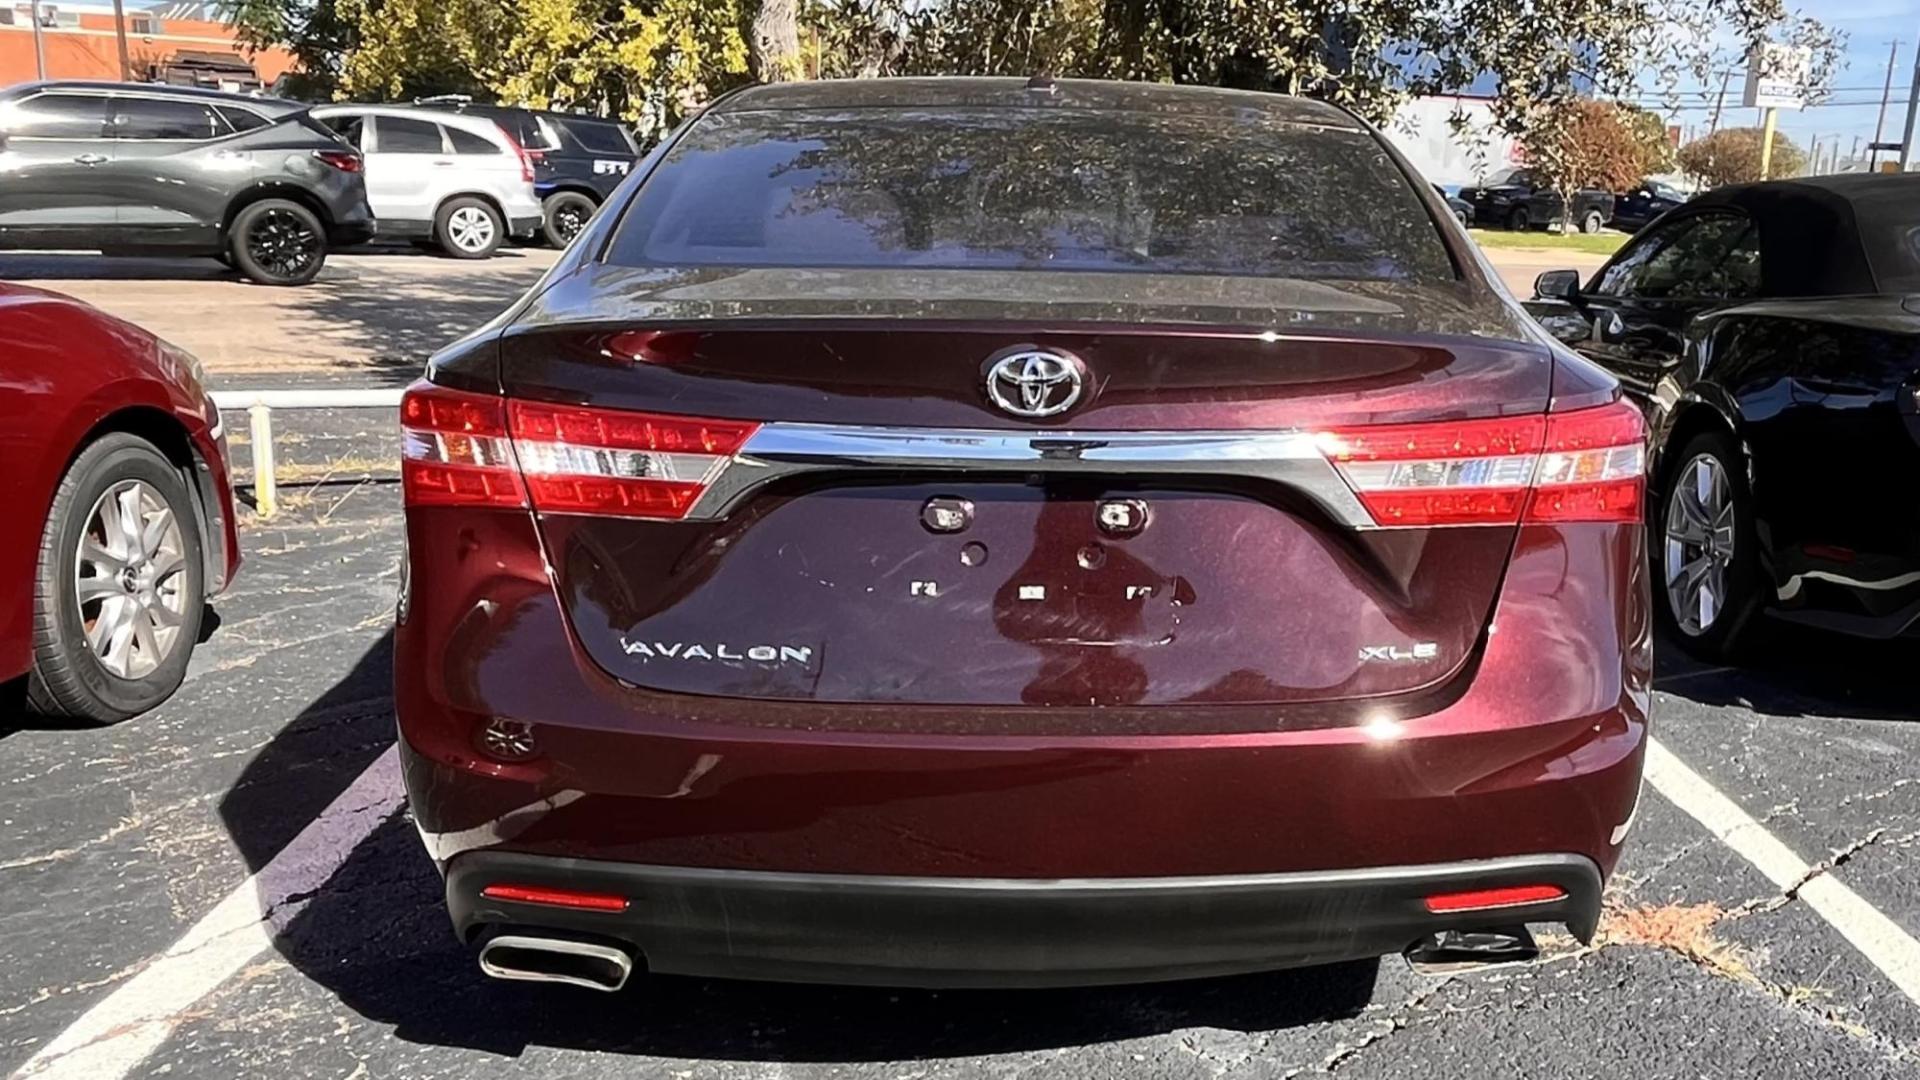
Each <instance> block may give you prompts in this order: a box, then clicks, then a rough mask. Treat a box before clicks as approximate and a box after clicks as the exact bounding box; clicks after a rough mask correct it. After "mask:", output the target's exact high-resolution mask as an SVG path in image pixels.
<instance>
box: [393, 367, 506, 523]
mask: <svg viewBox="0 0 1920 1080" xmlns="http://www.w3.org/2000/svg"><path fill="white" fill-rule="evenodd" d="M400 436H401V456H402V461H401V464H400V479H401V487H402V489H403V490H404V492H405V497H406V502H407V504H408V505H409V506H525V505H526V504H527V497H526V490H525V488H523V487H522V486H521V483H520V474H519V472H518V471H516V470H515V469H514V467H513V448H512V445H511V444H510V443H509V442H508V439H507V417H506V408H505V403H504V402H503V401H502V400H501V399H500V398H497V397H494V396H492V395H490V394H470V393H467V392H465V391H462V390H449V389H447V388H446V387H442V386H434V385H431V384H429V383H416V384H414V385H413V386H412V387H411V388H409V389H408V390H407V392H406V395H405V396H404V397H402V398H401V400H400Z"/></svg>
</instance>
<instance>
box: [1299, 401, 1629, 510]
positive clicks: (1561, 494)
mask: <svg viewBox="0 0 1920 1080" xmlns="http://www.w3.org/2000/svg"><path fill="white" fill-rule="evenodd" d="M1318 441H1319V443H1320V446H1321V449H1322V451H1323V452H1324V453H1325V454H1326V455H1327V458H1328V460H1330V461H1331V462H1332V463H1333V465H1334V467H1335V468H1336V469H1338V470H1339V472H1340V476H1341V478H1342V479H1344V480H1345V481H1346V482H1347V485H1348V486H1349V487H1350V488H1352V489H1353V492H1354V494H1355V495H1356V496H1357V497H1358V498H1359V499H1360V502H1361V504H1362V505H1363V506H1365V507H1366V509H1367V513H1368V514H1369V515H1370V516H1372V518H1373V521H1374V524H1376V525H1378V526H1380V527H1382V528H1429V527H1433V526H1437V525H1511V524H1515V523H1518V522H1521V521H1538V522H1575V521H1599V522H1635V521H1639V520H1640V514H1641V500H1642V498H1643V495H1644V490H1645V469H1646V427H1645V423H1644V421H1642V419H1641V417H1640V411H1639V410H1638V409H1636V408H1634V407H1633V405H1631V404H1630V403H1628V402H1625V401H1617V402H1613V403H1611V404H1608V405H1602V406H1598V407H1595V408H1591V409H1580V410H1577V411H1574V412H1566V413H1554V414H1549V415H1545V416H1541V415H1534V416H1519V417H1498V418H1495V419H1490V420H1488V419H1483V420H1459V421H1438V422H1430V423H1418V424H1382V425H1374V426H1370V427H1355V428H1339V429H1335V430H1332V431H1327V432H1322V433H1320V435H1319V436H1318Z"/></svg>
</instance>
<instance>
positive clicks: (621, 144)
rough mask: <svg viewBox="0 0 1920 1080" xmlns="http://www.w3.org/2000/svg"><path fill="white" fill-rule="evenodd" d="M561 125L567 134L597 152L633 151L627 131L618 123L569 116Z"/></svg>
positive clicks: (620, 152) (621, 152)
mask: <svg viewBox="0 0 1920 1080" xmlns="http://www.w3.org/2000/svg"><path fill="white" fill-rule="evenodd" d="M560 126H561V127H564V128H566V129H567V134H569V135H572V136H573V139H574V141H575V142H577V143H579V144H580V146H581V148H582V149H584V150H590V151H592V152H593V153H596V154H632V153H633V144H632V143H630V142H628V141H627V134H626V132H624V131H621V130H620V126H619V125H618V124H609V123H605V122H595V121H592V120H575V119H572V118H568V119H566V120H562V121H560Z"/></svg>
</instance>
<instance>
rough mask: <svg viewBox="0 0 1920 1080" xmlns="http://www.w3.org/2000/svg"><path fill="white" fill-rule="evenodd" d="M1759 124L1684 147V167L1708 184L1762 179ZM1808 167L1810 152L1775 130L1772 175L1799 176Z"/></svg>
mask: <svg viewBox="0 0 1920 1080" xmlns="http://www.w3.org/2000/svg"><path fill="white" fill-rule="evenodd" d="M1760 135H1761V129H1759V128H1757V127H1746V128H1721V129H1720V130H1719V131H1716V132H1714V133H1713V134H1711V135H1707V136H1704V137H1702V138H1698V139H1695V140H1693V141H1692V142H1690V143H1688V144H1687V145H1685V146H1683V147H1681V148H1680V168H1681V169H1682V170H1684V171H1685V172H1687V173H1688V174H1689V175H1691V176H1695V177H1698V178H1699V180H1700V182H1701V183H1703V184H1706V185H1707V186H1708V187H1720V186H1721V185H1723V184H1746V183H1751V182H1752V181H1755V180H1758V179H1760ZM1806 167H1807V155H1806V152H1805V151H1803V150H1801V149H1800V148H1799V147H1797V146H1795V145H1793V141H1792V140H1791V139H1788V138H1787V137H1786V136H1785V135H1782V134H1780V133H1779V132H1778V131H1776V132H1774V133H1773V160H1772V161H1771V162H1769V167H1768V173H1769V175H1771V176H1775V177H1780V176H1798V175H1800V173H1801V172H1802V171H1804V170H1805V169H1806Z"/></svg>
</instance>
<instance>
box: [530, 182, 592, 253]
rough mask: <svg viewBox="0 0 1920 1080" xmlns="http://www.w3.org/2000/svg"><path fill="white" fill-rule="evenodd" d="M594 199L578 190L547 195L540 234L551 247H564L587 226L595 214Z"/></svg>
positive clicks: (543, 207)
mask: <svg viewBox="0 0 1920 1080" xmlns="http://www.w3.org/2000/svg"><path fill="white" fill-rule="evenodd" d="M594 209H595V204H594V201H593V200H592V199H589V198H587V197H586V196H585V195H582V194H580V193H579V192H577V191H561V192H556V193H554V194H552V195H549V196H547V201H546V202H545V203H544V204H543V206H542V210H543V211H544V212H543V215H542V216H541V218H540V235H541V236H542V237H543V238H545V240H546V241H547V244H548V245H549V246H551V247H557V248H564V247H566V246H567V245H568V244H570V243H572V242H573V238H574V237H576V236H578V235H580V230H581V229H584V228H586V227H587V219H588V218H591V217H592V216H593V211H594Z"/></svg>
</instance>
